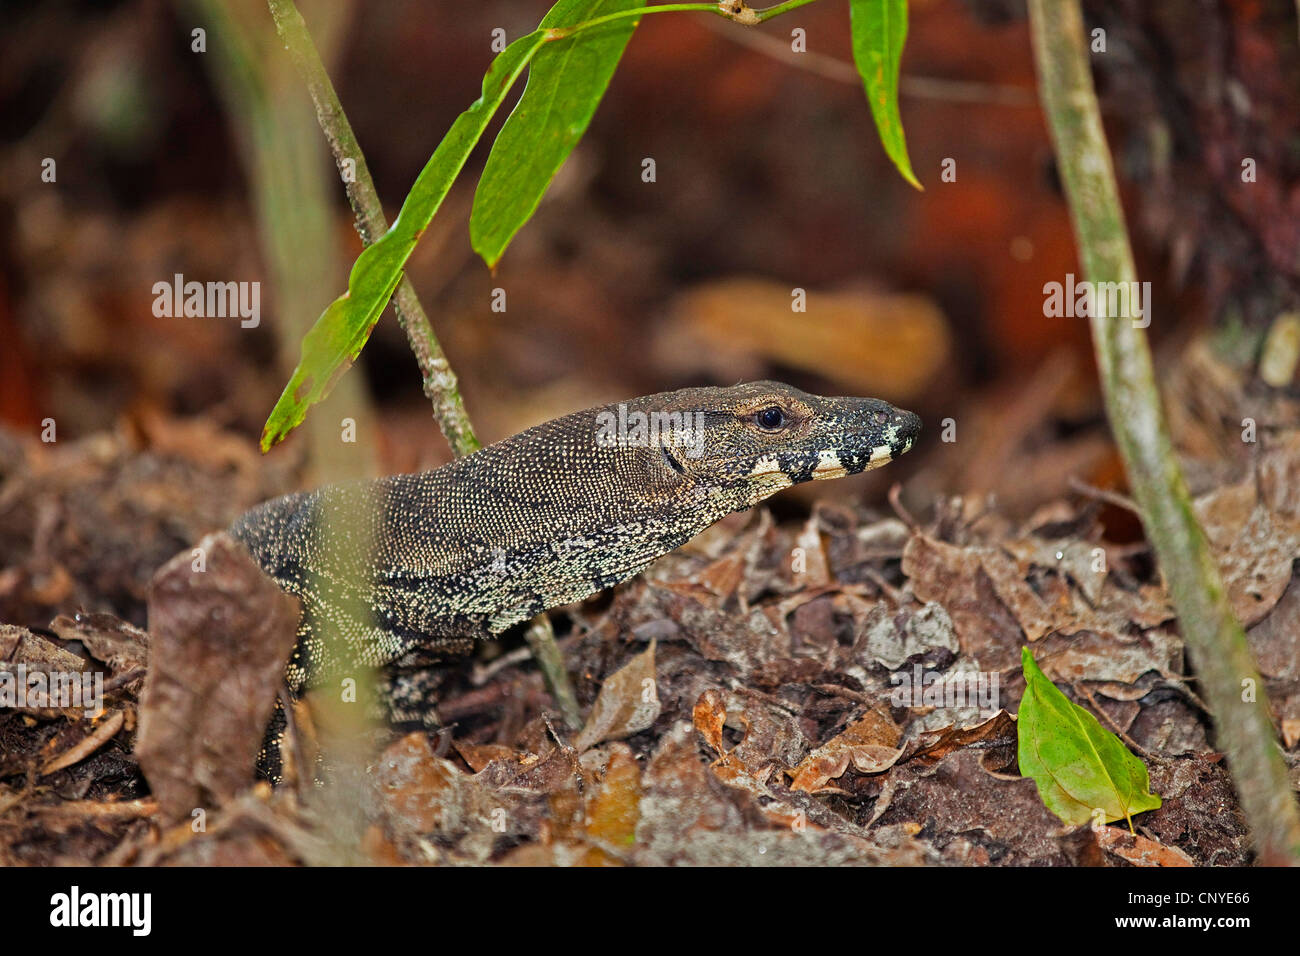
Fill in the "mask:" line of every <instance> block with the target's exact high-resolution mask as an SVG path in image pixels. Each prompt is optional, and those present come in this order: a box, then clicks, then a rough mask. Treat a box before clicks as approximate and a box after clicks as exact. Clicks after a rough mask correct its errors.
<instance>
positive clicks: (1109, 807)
mask: <svg viewBox="0 0 1300 956" xmlns="http://www.w3.org/2000/svg"><path fill="white" fill-rule="evenodd" d="M1021 663H1022V665H1023V668H1024V673H1025V696H1024V698H1023V699H1022V700H1021V701H1020V713H1019V714H1018V715H1017V719H1016V734H1017V739H1018V743H1019V746H1018V754H1017V756H1018V759H1019V761H1020V772H1021V773H1022V774H1023V775H1024V776H1027V777H1032V778H1033V780H1034V783H1035V784H1037V785H1038V795H1039V796H1040V797H1042V799H1043V803H1045V804H1046V805H1047V809H1049V810H1051V811H1052V812H1053V813H1055V814H1056V815H1057V816H1058V817H1060V818H1061V819H1062V820H1063V821H1065V822H1066V823H1071V824H1082V823H1087V822H1088V821H1089V820H1090V819H1091V818H1092V816H1093V813H1094V811H1096V810H1100V811H1101V812H1102V813H1103V814H1105V818H1106V822H1107V823H1110V822H1111V821H1113V820H1119V819H1121V818H1123V819H1125V820H1127V821H1128V825H1129V829H1130V830H1132V829H1133V814H1135V813H1141V812H1142V811H1144V810H1155V809H1156V808H1157V807H1159V806H1160V798H1159V797H1158V796H1156V795H1155V794H1153V793H1152V792H1151V783H1150V780H1149V779H1148V777H1147V768H1146V764H1144V763H1143V762H1142V761H1141V760H1139V759H1138V758H1137V757H1135V756H1134V755H1133V754H1132V753H1130V752H1129V751H1128V749H1127V748H1126V747H1125V746H1124V744H1123V743H1121V742H1120V739H1119V738H1118V737H1116V736H1115V735H1114V734H1112V733H1111V732H1110V731H1108V730H1106V729H1105V728H1104V727H1102V726H1101V724H1099V723H1098V722H1097V718H1096V717H1094V716H1092V714H1090V713H1088V711H1086V710H1084V709H1083V708H1082V707H1080V706H1079V705H1078V704H1076V703H1074V702H1073V701H1071V700H1070V699H1069V698H1067V697H1066V696H1065V695H1064V694H1062V693H1061V692H1060V691H1059V690H1057V689H1056V685H1054V684H1053V683H1052V682H1051V681H1049V680H1048V679H1047V678H1046V677H1044V676H1043V672H1042V671H1041V670H1039V669H1038V665H1037V664H1035V663H1034V657H1033V655H1032V654H1030V653H1029V648H1027V647H1026V648H1024V649H1023V650H1022V652H1021Z"/></svg>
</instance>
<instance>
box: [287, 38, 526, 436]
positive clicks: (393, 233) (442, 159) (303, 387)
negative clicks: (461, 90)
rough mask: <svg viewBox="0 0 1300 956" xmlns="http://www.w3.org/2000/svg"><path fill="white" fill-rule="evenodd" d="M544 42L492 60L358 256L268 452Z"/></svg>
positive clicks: (344, 350) (320, 381)
mask: <svg viewBox="0 0 1300 956" xmlns="http://www.w3.org/2000/svg"><path fill="white" fill-rule="evenodd" d="M546 41H547V35H546V31H545V30H542V29H538V30H534V31H533V32H532V33H530V34H528V35H527V36H525V37H521V38H520V39H518V40H516V41H515V42H514V43H512V44H510V45H509V46H508V47H506V48H505V49H504V50H503V51H501V53H500V54H498V55H497V57H496V59H494V60H493V61H492V65H491V66H490V67H489V68H488V72H487V75H486V76H484V77H483V95H482V96H480V97H479V98H478V99H477V100H475V102H474V104H473V105H472V106H470V108H469V109H467V110H466V111H465V112H464V113H461V114H460V116H458V117H457V118H456V121H455V122H454V123H453V124H452V126H451V129H450V130H448V131H447V135H446V136H445V137H443V140H442V142H441V143H439V144H438V148H437V149H436V150H434V153H433V155H432V156H431V157H429V161H428V163H426V164H425V166H424V169H423V170H421V171H420V175H419V177H418V178H417V179H416V180H415V185H414V186H412V187H411V191H410V192H409V193H408V194H407V196H406V201H405V202H403V203H402V210H401V212H400V213H399V214H398V216H397V219H396V221H394V222H393V224H392V226H391V227H390V228H389V230H388V232H386V233H384V235H383V236H382V237H381V238H380V239H379V240H377V241H376V242H375V243H374V244H372V245H370V246H369V247H367V248H366V249H365V250H363V251H362V253H361V255H360V256H358V257H357V261H356V262H355V263H354V264H353V266H352V273H351V275H350V276H348V291H347V292H345V293H343V295H341V296H339V297H338V298H337V299H335V300H334V301H333V302H332V303H331V304H330V306H329V307H328V308H327V309H326V310H325V311H324V312H322V313H321V316H320V318H318V319H317V320H316V324H315V325H313V326H312V327H311V329H310V331H308V332H307V334H306V335H305V336H303V340H302V354H301V356H300V357H299V359H298V367H297V368H295V369H294V371H293V377H292V378H290V379H289V384H288V385H286V386H285V387H284V392H283V393H281V395H280V399H279V401H277V402H276V403H275V408H273V409H272V410H271V415H270V417H269V418H268V419H267V420H266V426H265V427H264V428H263V429H262V450H263V451H267V450H268V449H269V448H270V447H271V446H272V445H274V444H275V443H276V442H278V441H280V440H281V439H282V438H284V436H285V435H287V434H288V433H289V432H291V431H293V429H295V428H297V427H298V426H299V425H301V424H302V421H303V419H304V418H305V417H306V415H307V409H308V408H310V407H311V406H312V405H314V404H316V403H317V402H319V401H321V399H323V398H325V396H326V395H328V394H329V392H330V389H331V388H332V387H333V385H334V383H335V382H336V381H337V380H338V377H339V376H340V375H342V374H343V373H344V372H345V371H347V369H348V368H349V367H350V366H351V365H352V362H353V361H355V359H356V357H357V355H359V354H360V352H361V349H362V347H363V346H364V345H365V344H366V340H367V339H369V338H370V332H371V330H372V329H373V328H374V327H375V323H376V322H377V321H379V316H380V315H381V314H382V313H383V311H384V306H385V305H387V304H388V300H389V298H391V297H392V294H393V292H394V290H395V289H396V288H397V284H398V283H399V282H400V281H401V279H402V269H403V267H404V266H405V265H406V260H407V258H409V257H410V255H411V250H412V249H414V248H415V243H416V242H417V241H418V240H419V238H420V235H421V234H422V233H423V232H424V230H425V229H426V228H427V227H428V225H429V221H430V220H431V219H433V215H434V213H436V212H437V211H438V207H439V206H441V205H442V200H443V199H444V197H446V195H447V191H448V190H449V189H451V184H452V183H453V182H454V181H455V179H456V176H457V175H459V173H460V171H461V169H462V167H464V165H465V161H466V159H468V158H469V154H470V152H471V151H472V150H473V149H474V146H475V144H477V143H478V141H479V139H480V137H482V135H483V130H484V129H485V128H486V127H487V124H488V122H489V121H490V120H491V119H492V116H493V115H494V114H495V113H496V111H497V108H498V107H499V106H500V105H501V102H502V100H504V99H505V97H506V94H507V93H508V92H509V91H510V88H511V87H512V86H514V84H515V81H516V80H517V79H518V78H519V77H520V76H521V75H522V74H523V71H524V69H525V67H527V66H528V63H529V61H531V60H532V59H533V57H534V56H536V54H537V51H538V50H539V49H541V47H542V46H543V44H545V43H546Z"/></svg>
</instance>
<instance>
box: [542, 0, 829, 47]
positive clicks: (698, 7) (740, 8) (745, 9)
mask: <svg viewBox="0 0 1300 956" xmlns="http://www.w3.org/2000/svg"><path fill="white" fill-rule="evenodd" d="M816 2H817V0H785V2H784V3H778V4H775V5H774V6H770V7H764V8H762V9H761V10H755V9H753V8H752V7H750V6H749V5H748V4H747V3H745V0H723V2H721V3H659V4H654V5H652V6H648V7H636V8H635V9H632V10H619V11H617V12H615V13H606V14H604V15H603V16H599V17H593V18H592V19H590V20H583V21H582V22H581V23H575V24H574V25H573V26H571V27H554V28H552V29H551V31H550V33H549V34H548V36H547V39H550V40H562V39H564V38H566V37H571V36H573V35H574V34H575V33H581V32H582V31H583V30H589V29H591V28H592V27H598V26H602V25H603V24H606V23H612V22H613V21H615V20H627V19H632V18H638V17H643V16H645V15H646V14H649V13H712V14H715V15H717V16H720V17H723V18H724V19H727V20H733V21H735V22H736V23H743V24H746V25H747V26H753V25H755V24H758V23H762V22H763V21H765V20H770V19H772V17H776V16H780V15H781V14H783V13H786V12H788V11H790V10H794V9H796V8H798V7H802V6H806V5H808V4H810V3H816Z"/></svg>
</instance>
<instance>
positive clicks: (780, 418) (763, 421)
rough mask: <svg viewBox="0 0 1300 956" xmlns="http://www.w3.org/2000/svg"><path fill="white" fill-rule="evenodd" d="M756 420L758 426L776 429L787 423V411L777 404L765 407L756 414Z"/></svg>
mask: <svg viewBox="0 0 1300 956" xmlns="http://www.w3.org/2000/svg"><path fill="white" fill-rule="evenodd" d="M754 421H756V422H758V427H759V428H763V429H766V430H767V431H775V430H776V429H778V428H780V427H781V426H782V425H784V424H785V413H784V412H782V411H781V409H779V408H777V407H776V406H772V407H770V408H765V409H763V410H762V411H761V412H759V413H758V414H757V415H755V416H754Z"/></svg>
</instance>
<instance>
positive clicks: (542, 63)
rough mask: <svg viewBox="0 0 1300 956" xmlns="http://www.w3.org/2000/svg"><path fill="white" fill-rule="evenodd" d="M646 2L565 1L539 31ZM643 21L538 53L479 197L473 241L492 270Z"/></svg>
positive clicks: (616, 23) (617, 24)
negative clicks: (639, 23) (633, 33)
mask: <svg viewBox="0 0 1300 956" xmlns="http://www.w3.org/2000/svg"><path fill="white" fill-rule="evenodd" d="M642 6H645V0H559V2H558V3H556V4H555V6H553V7H551V10H550V12H549V13H547V14H546V16H545V17H544V18H543V19H542V22H541V24H540V26H539V29H543V28H546V27H568V26H576V25H577V24H579V23H585V22H586V21H588V20H593V19H595V18H597V17H601V16H605V15H606V14H610V13H618V12H621V11H625V10H632V9H635V8H637V7H642ZM638 22H639V18H637V17H628V18H626V19H618V20H613V21H611V22H610V23H608V24H602V25H600V26H595V27H591V28H589V29H587V30H584V31H583V32H581V33H579V34H577V35H575V36H574V37H573V38H572V39H568V40H564V41H561V42H557V43H553V44H550V45H548V46H547V47H546V48H544V49H543V50H541V51H540V52H539V53H538V54H537V56H535V57H534V58H533V62H532V64H531V65H530V66H529V67H528V85H527V86H526V87H524V95H523V96H521V97H520V98H519V104H518V105H517V106H516V107H515V109H514V111H513V112H512V113H511V114H510V118H509V119H507V120H506V122H505V124H504V125H503V126H502V127H501V132H500V133H499V134H498V135H497V140H496V143H495V144H493V146H492V153H491V154H490V155H489V156H488V161H487V165H486V166H485V167H484V169H483V177H482V178H481V179H480V180H479V183H478V190H477V191H476V192H475V194H474V211H473V213H472V214H471V215H470V220H469V235H470V242H471V243H472V244H473V246H474V251H476V252H477V253H478V254H479V255H480V256H482V257H483V260H484V261H485V262H486V263H487V264H488V266H489V267H495V266H496V264H497V262H498V261H500V259H501V255H502V254H503V253H504V252H505V250H506V246H508V245H509V244H510V240H511V239H513V238H514V235H515V233H516V232H518V231H519V230H520V228H522V227H523V225H524V223H526V222H527V221H528V220H529V219H530V218H531V217H532V215H533V213H534V212H536V211H537V205H538V203H540V202H541V201H542V196H543V195H544V194H545V193H546V190H547V188H548V187H549V186H550V184H551V180H552V179H554V178H555V174H556V173H557V172H558V171H559V169H560V167H561V166H563V165H564V161H565V160H566V159H568V157H569V154H570V153H571V152H573V148H574V147H575V146H576V145H577V144H578V140H579V139H581V138H582V134H583V133H584V132H586V130H587V125H588V124H589V123H590V122H591V117H592V115H593V114H594V113H595V112H596V107H597V106H598V105H600V100H601V97H602V96H604V95H605V90H606V88H607V87H608V86H609V81H610V78H611V77H613V75H614V70H615V69H616V68H617V67H618V61H619V59H620V58H621V57H622V56H623V49H624V48H625V47H626V46H627V43H628V40H630V39H631V38H632V31H633V30H634V29H636V25H637V23H638Z"/></svg>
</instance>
